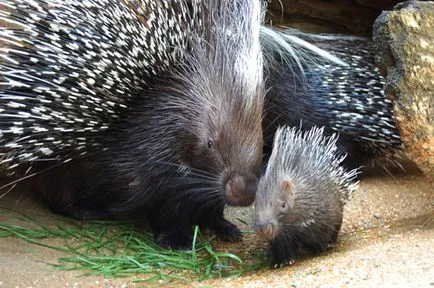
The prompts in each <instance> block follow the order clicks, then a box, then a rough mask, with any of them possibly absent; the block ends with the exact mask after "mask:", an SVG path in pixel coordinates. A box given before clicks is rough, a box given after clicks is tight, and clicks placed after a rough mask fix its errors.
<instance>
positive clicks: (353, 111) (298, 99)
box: [262, 29, 402, 168]
mask: <svg viewBox="0 0 434 288" xmlns="http://www.w3.org/2000/svg"><path fill="white" fill-rule="evenodd" d="M276 32H277V33H278V34H279V35H281V37H282V38H283V39H284V40H285V39H286V41H292V38H293V37H298V38H300V39H301V40H304V41H308V42H309V43H311V44H313V45H315V46H316V47H317V48H320V49H323V50H325V51H326V52H328V53H330V54H333V55H335V56H336V57H337V58H339V59H341V60H342V61H344V63H346V65H342V64H339V63H338V62H336V61H329V60H328V59H326V58H324V57H318V55H320V54H318V53H316V55H315V54H313V53H312V52H311V51H309V50H307V49H304V51H301V50H299V51H298V52H297V55H298V56H299V57H298V58H297V59H295V58H294V57H293V56H291V57H290V58H292V59H293V60H288V59H290V58H289V57H288V56H286V55H285V53H286V52H283V51H282V50H281V48H279V45H277V43H273V41H274V42H275V40H273V38H271V37H269V38H263V39H262V44H263V46H264V54H265V55H266V56H267V57H266V59H267V60H268V63H267V68H266V70H265V71H266V72H265V74H266V77H267V87H268V88H269V92H268V93H267V98H266V116H265V121H264V130H265V131H264V134H265V138H266V146H268V147H271V141H272V136H273V134H274V131H275V130H276V129H277V128H276V127H277V126H279V125H290V126H298V125H300V122H302V127H303V129H308V128H310V127H313V126H325V132H326V134H328V135H331V133H333V132H339V134H340V137H339V140H338V146H339V147H340V149H341V151H342V152H345V153H348V158H347V159H346V161H345V163H346V164H347V165H348V166H349V167H353V168H355V167H358V166H359V165H366V164H372V163H375V160H376V159H377V158H378V157H381V158H383V159H384V158H385V159H386V160H387V161H386V162H387V163H391V164H398V162H397V161H396V159H397V158H398V155H397V152H398V151H399V150H400V148H401V144H402V143H401V140H400V136H399V132H398V130H397V128H396V123H395V119H394V115H393V110H392V109H393V107H392V103H391V101H390V100H388V99H387V98H386V97H385V95H384V90H383V88H384V87H383V85H384V78H383V77H382V76H381V75H380V72H379V69H378V68H377V67H376V66H375V64H374V58H373V49H372V42H371V41H370V40H368V39H366V38H361V37H354V36H341V35H314V34H305V33H302V32H299V31H297V30H293V29H282V30H279V29H276ZM286 37H289V38H286ZM288 39H290V40H288ZM294 59H295V60H297V61H298V62H296V61H294ZM383 164H384V163H383ZM398 165H399V164H398Z"/></svg>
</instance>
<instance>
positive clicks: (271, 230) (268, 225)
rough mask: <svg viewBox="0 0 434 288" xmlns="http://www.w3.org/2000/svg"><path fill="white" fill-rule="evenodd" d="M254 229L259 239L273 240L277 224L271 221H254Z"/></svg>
mask: <svg viewBox="0 0 434 288" xmlns="http://www.w3.org/2000/svg"><path fill="white" fill-rule="evenodd" d="M254 228H255V231H256V233H257V234H258V236H259V237H262V238H265V239H267V240H273V239H274V238H275V237H276V235H277V223H273V222H272V221H263V220H260V219H256V220H255V224H254Z"/></svg>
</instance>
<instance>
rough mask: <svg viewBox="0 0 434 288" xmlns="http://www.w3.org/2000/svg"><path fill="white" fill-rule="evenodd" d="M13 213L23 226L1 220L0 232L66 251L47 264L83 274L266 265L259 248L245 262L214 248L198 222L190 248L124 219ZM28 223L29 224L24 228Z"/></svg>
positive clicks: (199, 272)
mask: <svg viewBox="0 0 434 288" xmlns="http://www.w3.org/2000/svg"><path fill="white" fill-rule="evenodd" d="M9 212H10V211H9ZM15 216H16V217H17V218H18V219H20V220H21V221H23V222H24V223H23V224H25V226H17V225H9V224H0V237H16V238H19V239H22V240H25V241H27V242H29V243H32V244H36V245H40V246H43V247H47V248H50V249H55V250H59V251H63V252H66V256H64V257H62V258H59V259H58V262H57V263H51V265H53V266H54V267H56V268H58V269H62V270H82V271H83V274H84V275H103V276H105V277H128V276H135V278H136V280H135V281H153V280H164V281H172V280H183V281H193V280H199V281H200V280H206V279H212V278H220V277H237V276H240V275H242V274H245V273H248V272H250V271H254V270H257V269H259V268H260V267H263V266H264V265H266V264H265V260H264V257H262V256H263V255H261V254H260V253H256V254H255V253H252V255H253V257H254V258H255V259H253V261H249V263H246V262H243V260H242V259H241V258H240V257H238V256H237V255H235V254H233V253H229V252H223V251H216V250H215V249H214V248H213V246H212V241H213V238H212V237H211V238H206V237H204V236H203V235H202V234H201V233H200V231H199V229H198V227H195V230H194V237H193V243H192V244H193V248H192V250H191V251H175V250H168V249H163V248H161V247H159V246H158V245H156V244H155V243H154V240H153V237H152V234H151V233H146V232H142V231H139V230H138V229H137V228H135V227H134V226H131V225H128V224H125V223H119V222H87V223H86V224H84V225H78V224H77V223H76V222H72V221H68V222H66V221H65V220H63V221H61V222H60V223H59V224H57V225H56V226H48V225H44V224H41V223H38V222H37V221H35V220H33V219H30V218H29V217H26V216H24V215H21V214H15ZM29 224H31V225H30V226H32V228H27V226H29ZM46 239H59V240H62V241H61V242H60V243H62V244H61V245H58V246H56V245H52V244H48V243H47V242H48V241H46ZM57 243H59V242H57ZM250 262H253V263H250Z"/></svg>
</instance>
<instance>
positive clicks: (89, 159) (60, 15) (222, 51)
mask: <svg viewBox="0 0 434 288" xmlns="http://www.w3.org/2000/svg"><path fill="white" fill-rule="evenodd" d="M186 3H187V2H186V1H181V0H172V1H161V2H159V1H144V0H142V1H139V0H137V1H113V0H105V1H100V0H98V1H85V2H81V1H54V0H46V1H42V0H38V1H31V2H30V1H6V2H3V5H2V6H1V7H2V8H1V10H0V11H1V14H0V15H1V18H2V20H6V21H7V22H9V23H11V24H12V25H13V27H14V28H2V37H1V41H2V44H3V45H5V47H3V48H2V52H1V53H2V54H1V56H2V61H3V62H2V63H1V66H0V67H1V77H2V79H3V81H2V82H3V83H2V90H1V101H0V105H1V108H2V110H1V114H0V117H1V125H2V126H1V127H2V128H1V130H2V135H1V136H2V137H1V144H2V152H1V153H2V155H3V156H2V157H3V164H9V168H14V167H16V165H17V164H21V163H23V162H30V163H31V164H32V165H33V167H34V169H35V171H41V169H42V170H48V171H45V172H43V173H39V175H38V177H37V178H38V180H39V186H40V187H39V189H40V190H42V196H43V198H44V199H45V200H46V201H47V202H48V203H49V205H50V207H51V208H52V209H53V210H55V211H57V212H59V213H62V214H66V215H70V216H73V217H77V218H105V217H110V216H124V215H126V216H127V217H138V219H140V220H141V219H143V218H144V217H146V218H148V219H149V221H150V224H151V227H152V229H153V231H154V234H155V238H156V240H157V242H158V243H159V244H160V245H162V246H171V247H183V246H189V245H191V244H190V243H191V242H190V240H191V232H192V231H191V227H192V225H194V224H199V225H201V226H202V227H206V228H210V229H212V230H214V231H215V232H216V233H217V235H218V236H219V237H220V238H222V239H224V240H236V239H238V238H239V237H240V232H239V230H238V229H237V228H236V227H235V226H234V225H233V224H232V223H230V222H228V221H227V220H225V219H224V218H223V208H224V205H225V204H226V203H227V204H231V205H249V204H251V203H252V201H253V199H254V193H255V191H256V186H257V178H258V174H259V166H260V162H261V156H262V129H261V120H262V118H261V115H262V107H263V98H264V87H263V81H262V73H263V71H262V56H261V51H260V45H259V29H260V28H259V25H260V21H261V16H262V7H261V4H260V1H259V0H253V1H244V0H239V1H219V0H206V1H199V0H197V1H189V2H188V5H187V4H186ZM181 50H182V51H181ZM179 51H181V53H178V52H179ZM153 63H157V64H156V65H153ZM156 67H159V68H158V69H159V70H157V69H156ZM52 158H56V160H57V161H58V162H57V163H60V164H59V165H57V167H55V168H53V169H49V168H51V167H52V166H53V162H50V163H45V162H42V161H40V160H46V159H52ZM33 178H34V177H33Z"/></svg>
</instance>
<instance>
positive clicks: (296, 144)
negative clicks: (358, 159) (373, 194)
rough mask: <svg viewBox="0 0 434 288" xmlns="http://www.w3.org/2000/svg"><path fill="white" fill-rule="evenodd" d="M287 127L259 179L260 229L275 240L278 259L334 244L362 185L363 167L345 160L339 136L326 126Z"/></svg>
mask: <svg viewBox="0 0 434 288" xmlns="http://www.w3.org/2000/svg"><path fill="white" fill-rule="evenodd" d="M295 129H296V128H289V127H282V128H279V129H278V130H277V133H276V135H275V138H274V143H273V150H272V154H271V157H270V160H269V163H268V166H267V169H266V172H265V174H264V175H263V177H262V178H261V180H260V182H259V185H258V192H257V198H256V201H255V224H254V225H255V230H256V231H257V233H258V235H259V236H262V237H264V238H266V239H268V240H269V241H270V242H271V246H272V247H271V248H272V252H273V257H274V259H273V262H274V264H276V265H280V266H281V265H285V264H292V263H293V261H294V259H295V258H296V257H297V256H299V254H300V253H302V252H303V251H306V250H310V251H311V252H322V251H324V250H326V249H327V248H328V247H329V246H332V245H334V242H335V241H336V237H337V233H338V231H339V229H340V226H341V223H342V213H343V205H344V203H345V201H346V200H347V198H348V197H349V195H350V193H351V192H352V191H354V190H355V189H356V188H357V183H353V182H352V181H351V180H353V179H354V177H355V176H356V175H357V169H354V170H352V171H349V172H347V171H345V170H344V168H342V167H341V166H340V163H341V162H342V161H343V160H344V158H345V156H344V155H341V154H340V153H338V150H337V147H336V140H337V136H336V135H334V136H331V137H325V136H323V129H322V128H321V129H320V128H317V127H314V128H312V129H311V130H308V131H306V132H301V131H298V132H297V131H296V130H295Z"/></svg>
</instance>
